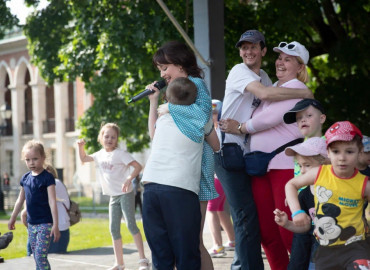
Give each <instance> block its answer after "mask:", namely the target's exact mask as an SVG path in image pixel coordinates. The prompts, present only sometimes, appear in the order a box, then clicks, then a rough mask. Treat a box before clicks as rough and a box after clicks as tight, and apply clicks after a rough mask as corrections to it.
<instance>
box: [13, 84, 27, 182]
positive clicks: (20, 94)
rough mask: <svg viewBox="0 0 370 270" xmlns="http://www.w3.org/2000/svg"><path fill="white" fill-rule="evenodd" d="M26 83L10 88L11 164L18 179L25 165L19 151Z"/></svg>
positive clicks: (21, 145)
mask: <svg viewBox="0 0 370 270" xmlns="http://www.w3.org/2000/svg"><path fill="white" fill-rule="evenodd" d="M25 89H26V85H22V86H18V87H17V88H11V89H10V90H11V96H12V124H13V151H14V152H13V153H14V155H13V164H14V169H15V170H14V179H20V177H21V176H22V175H23V173H24V172H25V165H24V163H23V162H21V154H22V153H21V152H22V147H23V142H22V140H21V138H22V122H24V119H25V117H24V113H25V111H24V109H25V108H24V91H25Z"/></svg>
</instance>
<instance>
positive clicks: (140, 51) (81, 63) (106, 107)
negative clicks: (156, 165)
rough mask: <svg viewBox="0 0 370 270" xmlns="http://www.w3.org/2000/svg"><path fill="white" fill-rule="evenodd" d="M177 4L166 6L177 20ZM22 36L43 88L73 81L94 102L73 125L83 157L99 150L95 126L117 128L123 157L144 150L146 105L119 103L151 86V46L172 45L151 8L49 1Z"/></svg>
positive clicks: (158, 12) (180, 11)
mask: <svg viewBox="0 0 370 270" xmlns="http://www.w3.org/2000/svg"><path fill="white" fill-rule="evenodd" d="M185 4H186V3H184V2H183V3H181V2H180V3H179V2H177V1H171V3H168V7H169V8H171V11H172V12H173V14H174V15H175V16H176V17H178V18H184V12H185V10H186V6H185ZM191 20H192V19H191ZM182 23H183V27H184V28H185V24H186V23H187V22H186V21H182ZM164 29H165V31H164ZM190 31H191V32H193V31H192V29H191V28H190ZM25 33H26V35H27V37H28V39H29V44H30V46H29V49H30V54H31V55H32V60H33V62H34V63H35V64H36V65H37V66H38V67H39V68H40V71H41V73H42V76H43V77H44V78H45V79H46V80H47V81H48V82H49V83H53V82H54V81H55V80H74V79H75V78H76V77H79V78H81V79H82V80H83V81H84V82H85V86H86V89H87V90H88V91H90V92H91V93H92V94H93V95H94V98H95V99H94V100H95V101H94V104H93V106H92V107H91V108H90V109H88V111H87V112H86V113H85V115H84V116H83V117H82V119H80V122H79V123H80V127H81V130H82V136H84V137H85V138H86V139H87V142H88V145H89V147H90V148H91V149H90V150H96V149H97V148H98V147H99V146H98V145H97V143H96V137H97V134H98V131H99V127H100V123H102V122H115V123H117V124H118V125H119V126H120V127H121V138H123V139H124V140H125V141H126V143H127V146H128V148H129V150H130V151H139V150H141V149H142V148H143V147H145V146H147V145H148V143H149V136H148V133H147V116H148V115H147V111H148V108H149V107H148V101H147V100H146V99H144V100H142V101H139V102H137V103H135V104H127V101H128V100H129V98H130V97H132V96H133V95H134V94H137V93H138V92H139V91H142V90H143V89H144V88H145V85H147V84H149V83H151V82H152V81H154V80H156V79H159V78H158V75H159V74H158V71H157V70H156V69H155V68H154V66H153V64H152V62H151V58H152V56H153V53H154V52H155V50H156V49H157V48H158V46H160V45H161V44H162V43H163V42H164V41H166V40H172V39H180V36H179V34H178V33H177V32H176V30H175V28H174V26H172V24H171V22H170V21H169V19H167V18H166V17H165V16H164V13H163V11H162V9H161V8H160V7H159V5H158V4H157V3H156V2H155V1H122V0H109V1H103V0H102V1H88V0H79V1H65V0H61V1H59V0H55V1H51V2H50V5H49V6H48V7H47V8H46V9H44V10H41V11H39V12H37V13H36V14H34V15H33V16H31V17H29V18H28V20H27V25H26V27H25Z"/></svg>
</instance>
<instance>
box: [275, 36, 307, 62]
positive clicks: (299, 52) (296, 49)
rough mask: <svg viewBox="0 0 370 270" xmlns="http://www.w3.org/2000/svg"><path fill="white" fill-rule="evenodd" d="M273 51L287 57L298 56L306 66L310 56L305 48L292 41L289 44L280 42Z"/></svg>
mask: <svg viewBox="0 0 370 270" xmlns="http://www.w3.org/2000/svg"><path fill="white" fill-rule="evenodd" d="M273 51H274V52H278V53H280V52H283V53H285V54H287V55H292V56H299V57H300V58H301V59H302V60H303V63H304V64H305V65H307V63H308V59H309V58H310V54H309V52H308V51H307V49H306V47H305V46H303V45H302V44H301V43H299V42H297V41H293V42H290V43H288V42H285V41H282V42H280V43H279V45H278V46H277V47H274V48H273Z"/></svg>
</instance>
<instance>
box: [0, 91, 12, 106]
mask: <svg viewBox="0 0 370 270" xmlns="http://www.w3.org/2000/svg"><path fill="white" fill-rule="evenodd" d="M6 90H8V89H7V88H5V87H0V106H2V105H3V104H4V103H5V92H6ZM9 105H10V104H9Z"/></svg>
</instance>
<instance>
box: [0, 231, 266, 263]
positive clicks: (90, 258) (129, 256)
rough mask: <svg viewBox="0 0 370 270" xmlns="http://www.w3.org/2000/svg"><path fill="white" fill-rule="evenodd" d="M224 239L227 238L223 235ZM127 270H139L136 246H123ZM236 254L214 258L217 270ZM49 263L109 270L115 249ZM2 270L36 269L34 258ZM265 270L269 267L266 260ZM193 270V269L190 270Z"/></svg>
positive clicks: (63, 256) (81, 252) (62, 256)
mask: <svg viewBox="0 0 370 270" xmlns="http://www.w3.org/2000/svg"><path fill="white" fill-rule="evenodd" d="M223 237H224V239H226V236H225V235H223ZM204 242H205V245H206V247H207V248H209V247H211V246H212V239H211V235H210V233H209V232H208V231H206V232H205V233H204ZM144 247H145V253H146V254H147V256H148V257H149V258H150V251H149V247H148V244H147V243H146V242H145V243H144ZM123 253H124V259H125V265H126V270H136V269H138V264H137V261H138V259H139V255H138V252H137V250H136V247H135V245H134V244H126V245H124V246H123ZM233 256H234V252H233V251H228V252H227V256H226V257H222V258H214V259H213V264H214V269H215V270H228V269H230V264H231V261H232V259H233ZM48 258H49V262H50V265H51V269H52V270H65V269H76V270H77V269H78V270H103V269H108V268H109V267H111V266H112V265H113V263H114V254H113V248H112V247H111V246H109V247H101V248H93V249H86V250H79V251H72V252H69V253H68V254H49V256H48ZM0 269H4V270H5V269H6V270H31V269H35V262H34V259H33V257H24V258H19V259H12V260H5V262H4V263H0ZM265 269H266V270H268V269H270V267H269V266H268V264H267V262H266V260H265ZM189 270H191V269H189Z"/></svg>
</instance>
